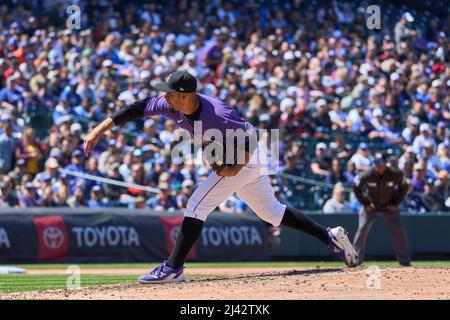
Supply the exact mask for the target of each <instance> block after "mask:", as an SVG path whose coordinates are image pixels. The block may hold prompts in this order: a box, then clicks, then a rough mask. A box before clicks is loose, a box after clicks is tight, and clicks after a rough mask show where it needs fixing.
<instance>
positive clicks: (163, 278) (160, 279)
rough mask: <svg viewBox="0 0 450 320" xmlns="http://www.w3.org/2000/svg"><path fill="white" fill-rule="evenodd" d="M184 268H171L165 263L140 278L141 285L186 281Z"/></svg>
mask: <svg viewBox="0 0 450 320" xmlns="http://www.w3.org/2000/svg"><path fill="white" fill-rule="evenodd" d="M183 269H184V266H181V267H179V268H176V269H174V268H171V267H169V265H168V264H167V262H166V261H164V262H163V263H162V264H161V265H160V266H159V267H157V268H155V269H153V270H152V271H150V272H149V273H146V274H144V275H142V276H140V277H139V282H140V283H145V284H149V283H169V282H182V281H184V273H183Z"/></svg>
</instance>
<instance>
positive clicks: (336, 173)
mask: <svg viewBox="0 0 450 320" xmlns="http://www.w3.org/2000/svg"><path fill="white" fill-rule="evenodd" d="M352 181H353V180H350V181H348V180H347V178H346V177H345V175H344V171H343V169H342V165H341V163H340V161H339V159H333V160H332V162H331V170H330V172H329V173H328V175H327V176H326V178H325V182H326V183H329V184H332V185H335V184H337V183H338V182H341V183H351V182H352Z"/></svg>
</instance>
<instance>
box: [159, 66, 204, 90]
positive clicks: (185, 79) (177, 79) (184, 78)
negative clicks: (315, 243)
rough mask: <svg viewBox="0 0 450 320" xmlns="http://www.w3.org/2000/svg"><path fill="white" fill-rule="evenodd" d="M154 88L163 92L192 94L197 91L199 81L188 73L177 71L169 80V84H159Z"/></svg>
mask: <svg viewBox="0 0 450 320" xmlns="http://www.w3.org/2000/svg"><path fill="white" fill-rule="evenodd" d="M153 87H155V89H157V90H159V91H162V92H183V93H192V92H195V91H196V90H197V80H196V79H195V77H194V76H193V75H192V74H190V73H189V72H187V71H175V72H174V73H171V74H170V75H169V77H168V78H167V82H159V83H157V84H155V85H154V86H153Z"/></svg>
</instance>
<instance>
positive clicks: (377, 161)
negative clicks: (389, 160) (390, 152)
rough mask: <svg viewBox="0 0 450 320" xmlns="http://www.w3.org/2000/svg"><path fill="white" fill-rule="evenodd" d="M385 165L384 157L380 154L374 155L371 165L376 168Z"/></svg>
mask: <svg viewBox="0 0 450 320" xmlns="http://www.w3.org/2000/svg"><path fill="white" fill-rule="evenodd" d="M385 163H386V156H385V155H384V154H383V153H381V152H377V153H375V156H374V158H373V164H374V165H376V166H377V165H383V164H385Z"/></svg>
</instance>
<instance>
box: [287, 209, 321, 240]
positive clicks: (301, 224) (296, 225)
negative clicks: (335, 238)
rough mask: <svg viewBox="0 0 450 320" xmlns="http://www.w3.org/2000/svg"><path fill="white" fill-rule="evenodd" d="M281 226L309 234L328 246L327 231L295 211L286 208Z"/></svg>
mask: <svg viewBox="0 0 450 320" xmlns="http://www.w3.org/2000/svg"><path fill="white" fill-rule="evenodd" d="M281 224H282V225H283V226H287V227H290V228H293V229H295V230H299V231H303V232H305V233H307V234H310V235H312V236H313V237H316V238H317V239H319V240H321V241H322V242H323V243H325V244H326V245H328V232H327V229H326V228H325V227H323V226H322V225H320V224H318V223H317V222H315V221H313V220H312V219H310V218H309V217H307V216H306V215H305V214H304V213H303V212H301V211H299V210H297V209H294V208H289V207H287V208H286V211H285V212H284V216H283V220H281Z"/></svg>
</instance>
